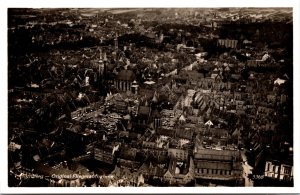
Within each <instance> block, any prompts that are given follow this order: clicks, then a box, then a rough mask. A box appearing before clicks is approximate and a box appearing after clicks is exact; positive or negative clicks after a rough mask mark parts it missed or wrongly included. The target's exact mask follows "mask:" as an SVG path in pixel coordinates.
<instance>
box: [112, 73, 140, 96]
mask: <svg viewBox="0 0 300 195" xmlns="http://www.w3.org/2000/svg"><path fill="white" fill-rule="evenodd" d="M135 79H136V77H135V74H134V72H133V71H131V70H127V69H125V70H121V71H120V72H119V74H118V75H117V77H116V79H115V81H114V85H115V87H116V88H117V89H118V90H121V91H131V90H132V85H133V82H134V80H135Z"/></svg>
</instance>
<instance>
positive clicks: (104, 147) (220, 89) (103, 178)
mask: <svg viewBox="0 0 300 195" xmlns="http://www.w3.org/2000/svg"><path fill="white" fill-rule="evenodd" d="M7 16H8V26H7V36H8V48H7V49H8V67H7V74H8V92H7V96H8V127H7V131H8V137H7V139H8V146H7V150H8V173H7V174H8V185H9V187H125V186H126V187H127V186H130V187H155V186H159V187H175V186H186V187H192V186H195V187H218V186H228V187H242V186H246V187H258V186H263V187H268V186H279V187H280V186H282V187H293V186H294V171H293V170H294V152H293V144H294V137H293V133H294V131H293V122H294V121H293V9H292V8H224V7H222V8H126V9H125V8H47V9H46V8H39V9H36V8H35V9H31V8H8V9H7Z"/></svg>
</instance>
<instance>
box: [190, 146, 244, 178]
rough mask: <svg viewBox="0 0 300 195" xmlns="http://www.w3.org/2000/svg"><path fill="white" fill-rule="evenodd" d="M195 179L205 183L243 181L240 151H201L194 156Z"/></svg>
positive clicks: (197, 151)
mask: <svg viewBox="0 0 300 195" xmlns="http://www.w3.org/2000/svg"><path fill="white" fill-rule="evenodd" d="M194 163H195V178H198V179H202V180H205V181H210V182H213V181H218V182H220V181H225V182H224V183H223V184H225V183H227V182H226V181H230V180H231V181H239V180H241V179H242V166H241V156H240V152H239V151H231V150H213V149H200V150H196V152H195V154H194Z"/></svg>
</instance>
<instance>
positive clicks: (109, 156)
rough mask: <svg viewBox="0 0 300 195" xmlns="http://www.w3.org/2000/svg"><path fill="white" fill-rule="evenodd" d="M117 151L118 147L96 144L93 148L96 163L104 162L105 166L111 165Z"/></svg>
mask: <svg viewBox="0 0 300 195" xmlns="http://www.w3.org/2000/svg"><path fill="white" fill-rule="evenodd" d="M118 150H119V145H116V146H112V145H103V144H97V145H95V147H94V158H95V159H96V160H98V161H101V162H105V163H107V164H113V163H114V158H115V152H116V151H118Z"/></svg>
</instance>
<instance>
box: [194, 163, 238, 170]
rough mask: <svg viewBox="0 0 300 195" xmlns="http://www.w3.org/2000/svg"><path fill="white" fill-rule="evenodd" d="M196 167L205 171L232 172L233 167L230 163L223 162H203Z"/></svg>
mask: <svg viewBox="0 0 300 195" xmlns="http://www.w3.org/2000/svg"><path fill="white" fill-rule="evenodd" d="M196 167H197V168H204V169H222V170H232V166H231V163H230V162H222V161H201V162H199V163H197V164H196Z"/></svg>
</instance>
